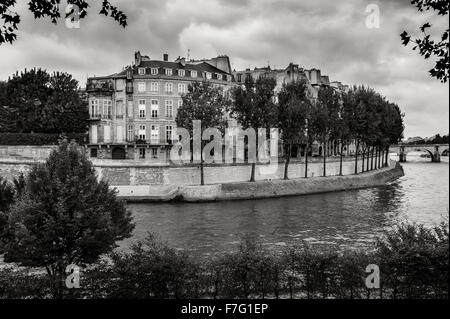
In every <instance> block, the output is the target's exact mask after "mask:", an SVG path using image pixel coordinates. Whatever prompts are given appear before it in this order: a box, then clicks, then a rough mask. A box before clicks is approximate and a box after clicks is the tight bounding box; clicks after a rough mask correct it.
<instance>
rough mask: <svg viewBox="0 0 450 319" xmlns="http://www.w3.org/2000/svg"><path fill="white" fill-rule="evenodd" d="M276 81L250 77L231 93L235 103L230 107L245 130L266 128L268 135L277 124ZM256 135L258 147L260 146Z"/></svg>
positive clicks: (252, 179) (253, 168)
mask: <svg viewBox="0 0 450 319" xmlns="http://www.w3.org/2000/svg"><path fill="white" fill-rule="evenodd" d="M276 84H277V83H276V80H275V79H274V78H270V77H259V78H258V79H257V80H256V81H254V80H253V78H252V77H248V78H247V79H246V81H245V84H244V85H243V86H237V87H235V88H234V89H233V90H232V91H231V95H232V99H233V103H232V104H231V107H230V112H231V116H233V117H234V118H235V119H236V120H237V121H238V123H239V124H240V125H241V126H242V128H243V129H248V128H253V129H254V130H255V131H256V132H257V130H258V129H259V128H265V129H266V130H267V131H266V134H267V133H269V130H270V128H272V127H274V125H276V124H277V122H276V119H277V114H276V111H277V109H276V107H275V106H276V104H275V92H274V90H275V86H276ZM257 139H258V134H256V145H258V140H257ZM255 166H256V161H254V162H252V172H251V178H250V181H252V182H253V181H255Z"/></svg>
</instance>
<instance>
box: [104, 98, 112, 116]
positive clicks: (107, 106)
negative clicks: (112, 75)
mask: <svg viewBox="0 0 450 319" xmlns="http://www.w3.org/2000/svg"><path fill="white" fill-rule="evenodd" d="M111 114H112V101H108V100H103V118H106V119H110V118H111Z"/></svg>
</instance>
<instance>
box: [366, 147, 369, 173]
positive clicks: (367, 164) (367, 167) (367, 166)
mask: <svg viewBox="0 0 450 319" xmlns="http://www.w3.org/2000/svg"><path fill="white" fill-rule="evenodd" d="M369 158H370V146H368V147H367V163H366V172H368V171H369V167H370V166H369V164H370V161H369Z"/></svg>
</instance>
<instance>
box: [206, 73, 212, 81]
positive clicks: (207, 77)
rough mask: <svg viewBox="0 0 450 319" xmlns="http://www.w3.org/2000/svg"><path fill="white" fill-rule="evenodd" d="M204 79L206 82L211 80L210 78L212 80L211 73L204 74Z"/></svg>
mask: <svg viewBox="0 0 450 319" xmlns="http://www.w3.org/2000/svg"><path fill="white" fill-rule="evenodd" d="M205 78H206V79H207V80H211V78H212V73H211V72H205Z"/></svg>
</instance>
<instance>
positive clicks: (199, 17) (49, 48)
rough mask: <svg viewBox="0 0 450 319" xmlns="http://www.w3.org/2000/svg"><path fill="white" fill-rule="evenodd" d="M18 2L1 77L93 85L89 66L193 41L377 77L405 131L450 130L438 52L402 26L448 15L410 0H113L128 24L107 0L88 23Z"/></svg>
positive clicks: (111, 67)
mask: <svg viewBox="0 0 450 319" xmlns="http://www.w3.org/2000/svg"><path fill="white" fill-rule="evenodd" d="M18 2H19V4H17V5H16V7H15V11H17V12H18V13H19V14H20V15H21V23H20V25H19V31H18V32H17V41H16V42H14V44H13V45H9V44H2V45H0V80H6V79H7V78H8V76H10V75H12V74H13V73H15V72H16V70H19V71H20V70H23V69H24V68H32V67H41V68H44V69H47V70H48V71H64V72H68V73H71V74H72V75H73V76H74V77H75V78H76V79H77V80H78V81H80V85H82V86H84V85H85V83H86V79H87V77H88V76H94V75H96V76H100V75H107V74H111V73H115V72H119V71H121V70H122V69H123V67H124V66H126V65H130V64H131V63H132V61H133V54H134V52H135V51H136V50H140V51H141V53H142V54H145V55H149V56H150V57H151V58H153V59H162V55H163V54H164V53H168V54H169V59H170V60H174V59H175V58H177V57H178V56H185V57H187V55H188V50H189V51H190V57H191V58H195V59H200V58H210V57H215V56H217V55H219V54H227V55H228V56H229V57H230V59H231V64H232V68H233V69H236V70H242V69H245V68H254V67H262V66H267V65H270V66H271V67H272V68H285V67H287V65H288V64H289V63H290V62H293V63H296V64H299V65H300V66H301V67H304V68H306V69H310V68H318V69H321V71H322V74H323V75H328V76H329V77H330V80H332V81H341V82H342V83H344V84H350V85H353V84H357V85H360V84H364V85H368V86H370V87H372V88H374V89H375V90H377V91H378V92H380V93H381V94H383V95H385V96H386V97H387V98H388V99H389V100H390V101H392V102H395V103H397V104H398V105H399V106H400V108H401V109H402V111H403V112H404V113H405V137H412V136H423V137H427V136H432V135H434V134H436V133H441V134H448V131H449V111H448V110H449V92H448V89H449V88H448V84H442V83H440V82H439V81H438V80H436V79H434V78H431V77H430V76H429V74H428V70H429V69H431V68H432V67H433V65H434V63H433V61H426V60H424V59H423V58H422V57H421V56H419V54H418V53H417V52H414V51H412V50H411V46H409V47H404V46H403V45H402V43H401V39H400V36H399V34H400V33H401V32H402V31H403V30H407V31H408V32H410V33H412V34H413V35H419V30H418V27H419V26H421V25H422V24H423V23H425V22H427V21H431V23H432V28H431V34H433V35H440V34H441V33H442V32H443V31H444V30H445V29H447V28H448V18H447V19H444V18H442V17H438V16H437V15H436V14H434V13H433V12H425V13H423V12H422V13H419V12H418V11H417V10H416V8H415V7H414V6H413V5H411V4H410V1H409V0H395V1H394V0H380V1H373V0H340V1H329V0H328V1H324V0H302V1H299V0H111V3H113V4H114V5H117V6H118V7H119V8H120V9H121V10H122V11H124V13H125V14H126V15H127V16H128V26H127V27H126V28H125V29H124V28H122V27H120V26H119V25H118V24H117V23H116V22H114V21H113V20H112V19H111V18H108V17H105V16H100V15H98V14H97V12H98V11H99V4H98V3H99V2H101V1H89V3H91V7H90V11H89V15H88V17H87V18H86V19H84V20H82V21H81V22H80V28H79V29H76V28H73V29H69V28H67V27H66V25H65V23H64V20H60V21H59V22H58V24H57V25H56V26H55V25H54V24H52V23H50V21H49V20H47V19H40V20H35V19H34V18H33V15H32V14H31V13H30V12H28V10H27V2H28V1H25V0H19V1H18ZM62 2H64V1H62ZM368 5H376V6H377V7H378V8H379V13H380V14H379V27H378V28H368V27H367V24H366V20H367V16H368V15H369V14H370V13H367V12H366V8H367V6H368ZM62 8H63V9H65V5H63V6H62Z"/></svg>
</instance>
